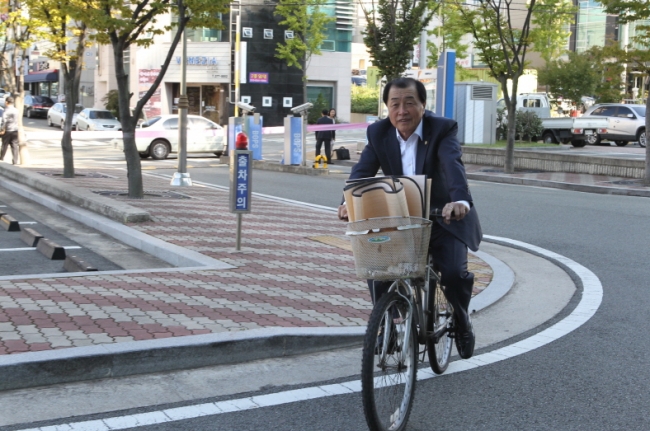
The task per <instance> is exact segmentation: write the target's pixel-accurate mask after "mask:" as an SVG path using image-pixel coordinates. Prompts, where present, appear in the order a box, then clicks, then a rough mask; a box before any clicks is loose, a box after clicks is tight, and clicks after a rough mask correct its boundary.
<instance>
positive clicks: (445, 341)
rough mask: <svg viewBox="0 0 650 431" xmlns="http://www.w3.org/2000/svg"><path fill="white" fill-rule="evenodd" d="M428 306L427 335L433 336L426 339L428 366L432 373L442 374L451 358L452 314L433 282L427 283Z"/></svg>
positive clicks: (437, 285)
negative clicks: (450, 330)
mask: <svg viewBox="0 0 650 431" xmlns="http://www.w3.org/2000/svg"><path fill="white" fill-rule="evenodd" d="M428 306H429V311H430V312H431V314H430V316H429V319H428V320H427V333H429V334H433V335H432V336H430V337H429V338H428V339H427V353H428V356H429V365H431V369H432V370H433V372H434V373H436V374H442V373H444V372H445V371H446V370H447V367H448V366H449V358H450V357H451V347H452V345H453V342H452V339H451V337H450V336H449V329H450V327H451V319H452V316H453V315H454V312H453V308H452V307H451V305H450V304H449V302H448V301H447V298H446V297H445V293H444V292H443V290H442V287H441V286H440V283H436V281H435V280H430V282H429V304H428Z"/></svg>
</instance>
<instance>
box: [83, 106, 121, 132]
mask: <svg viewBox="0 0 650 431" xmlns="http://www.w3.org/2000/svg"><path fill="white" fill-rule="evenodd" d="M75 130H95V131H101V130H110V131H116V132H117V131H120V130H122V124H120V122H119V121H117V118H115V116H114V115H113V114H112V113H111V111H108V110H106V109H93V108H86V109H84V110H83V111H81V112H80V113H79V114H78V115H77V124H76V126H75Z"/></svg>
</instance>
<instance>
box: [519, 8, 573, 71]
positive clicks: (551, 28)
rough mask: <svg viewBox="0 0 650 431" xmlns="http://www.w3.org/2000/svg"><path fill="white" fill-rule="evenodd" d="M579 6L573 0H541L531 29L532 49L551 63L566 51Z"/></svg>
mask: <svg viewBox="0 0 650 431" xmlns="http://www.w3.org/2000/svg"><path fill="white" fill-rule="evenodd" d="M576 10H577V8H576V7H575V6H573V2H572V1H571V0H539V1H538V5H537V9H536V11H535V14H534V15H533V29H532V30H531V31H530V38H531V41H532V47H531V50H532V51H535V52H538V53H539V54H540V56H541V57H542V59H543V60H544V61H545V62H546V63H549V62H551V61H553V60H557V59H558V58H560V56H561V55H562V54H564V53H565V52H566V47H567V42H568V39H569V36H570V35H571V29H570V25H571V24H573V20H574V16H575V13H576Z"/></svg>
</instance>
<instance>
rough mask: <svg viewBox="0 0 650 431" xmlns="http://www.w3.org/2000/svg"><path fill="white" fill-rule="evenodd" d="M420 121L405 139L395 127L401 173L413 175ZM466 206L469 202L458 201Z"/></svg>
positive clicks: (420, 133)
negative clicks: (400, 155)
mask: <svg viewBox="0 0 650 431" xmlns="http://www.w3.org/2000/svg"><path fill="white" fill-rule="evenodd" d="M422 122H423V120H420V124H418V127H416V128H415V132H413V133H412V134H411V136H409V137H408V139H407V140H404V139H403V138H402V136H401V135H400V134H399V130H397V129H395V133H396V134H397V142H399V148H400V152H401V153H402V173H403V174H404V175H415V159H416V154H417V147H418V142H419V141H420V139H422ZM458 202H459V203H462V204H463V205H465V207H467V209H469V208H470V206H469V202H467V201H458Z"/></svg>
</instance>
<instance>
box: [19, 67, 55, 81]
mask: <svg viewBox="0 0 650 431" xmlns="http://www.w3.org/2000/svg"><path fill="white" fill-rule="evenodd" d="M58 80H59V71H58V70H57V69H49V70H43V71H41V72H32V73H30V74H29V75H25V83H26V84H27V83H30V82H57V81H58Z"/></svg>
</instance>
